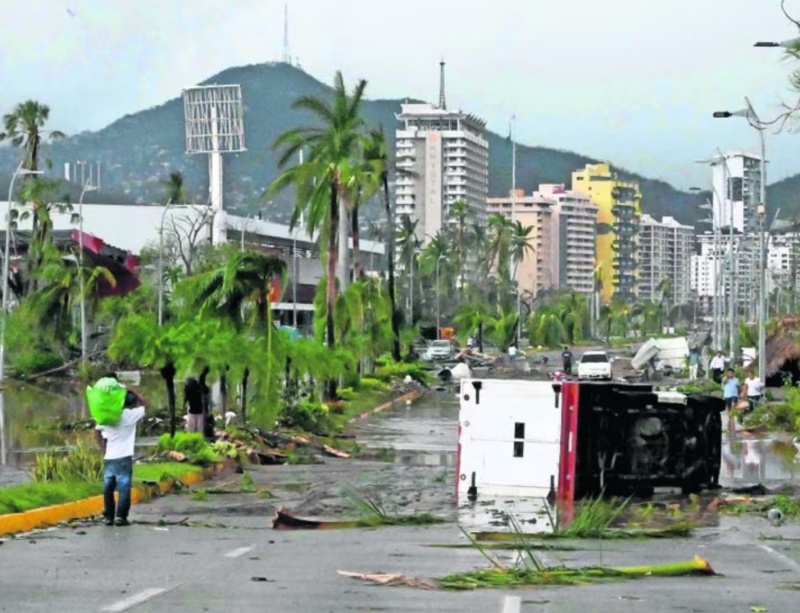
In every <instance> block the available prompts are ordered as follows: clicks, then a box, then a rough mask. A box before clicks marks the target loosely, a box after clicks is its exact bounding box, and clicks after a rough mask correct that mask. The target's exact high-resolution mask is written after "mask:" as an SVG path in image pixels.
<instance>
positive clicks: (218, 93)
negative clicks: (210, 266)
mask: <svg viewBox="0 0 800 613" xmlns="http://www.w3.org/2000/svg"><path fill="white" fill-rule="evenodd" d="M183 114H184V122H185V128H186V153H187V154H189V155H195V154H201V153H202V154H206V155H208V193H209V201H210V203H211V210H212V212H213V223H212V229H211V242H212V244H214V245H219V244H221V243H223V242H224V241H225V227H226V223H225V213H224V210H223V198H222V154H223V153H237V152H241V151H246V149H245V145H244V109H243V106H242V87H241V85H199V86H197V87H190V88H187V89H184V90H183Z"/></svg>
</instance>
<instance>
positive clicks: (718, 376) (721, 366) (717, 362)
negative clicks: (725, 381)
mask: <svg viewBox="0 0 800 613" xmlns="http://www.w3.org/2000/svg"><path fill="white" fill-rule="evenodd" d="M708 367H709V368H710V369H711V378H712V379H713V380H714V382H715V383H721V382H722V371H723V370H725V358H724V357H722V352H721V351H717V355H715V356H714V357H713V358H711V363H710V364H709V365H708Z"/></svg>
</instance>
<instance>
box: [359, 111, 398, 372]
mask: <svg viewBox="0 0 800 613" xmlns="http://www.w3.org/2000/svg"><path fill="white" fill-rule="evenodd" d="M364 158H365V160H366V162H367V164H368V165H369V166H370V167H371V170H372V176H373V177H375V178H376V179H377V181H376V182H377V183H379V184H380V194H381V198H382V200H383V211H384V214H385V215H386V232H385V234H384V235H383V241H384V245H386V254H385V255H386V265H387V269H388V280H389V303H390V305H391V317H392V338H393V341H392V359H393V360H394V361H396V362H399V361H400V311H399V310H398V309H397V282H396V279H395V269H394V266H395V254H394V250H395V240H394V237H395V233H394V209H393V208H392V202H391V199H390V198H389V154H388V152H387V149H386V138H385V136H384V133H383V126H382V125H381V126H379V127H378V129H377V130H372V131H371V132H370V133H369V141H368V142H367V146H366V147H365V151H364Z"/></svg>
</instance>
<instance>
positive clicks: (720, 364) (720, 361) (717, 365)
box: [709, 355, 725, 370]
mask: <svg viewBox="0 0 800 613" xmlns="http://www.w3.org/2000/svg"><path fill="white" fill-rule="evenodd" d="M709 366H711V369H712V370H722V369H723V368H725V358H723V357H722V356H721V355H715V356H714V357H713V358H712V359H711V364H710V365H709Z"/></svg>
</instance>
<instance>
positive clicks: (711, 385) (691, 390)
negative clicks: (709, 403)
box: [676, 379, 722, 394]
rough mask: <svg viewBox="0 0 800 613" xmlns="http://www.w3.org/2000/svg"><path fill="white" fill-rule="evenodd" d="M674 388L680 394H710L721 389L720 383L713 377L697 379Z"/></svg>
mask: <svg viewBox="0 0 800 613" xmlns="http://www.w3.org/2000/svg"><path fill="white" fill-rule="evenodd" d="M676 389H677V391H679V392H681V393H682V394H710V393H713V392H719V391H721V390H722V385H720V384H719V383H717V382H716V381H714V380H713V379H698V380H696V381H692V382H691V383H687V384H686V385H679V386H678V387H677V388H676Z"/></svg>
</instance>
